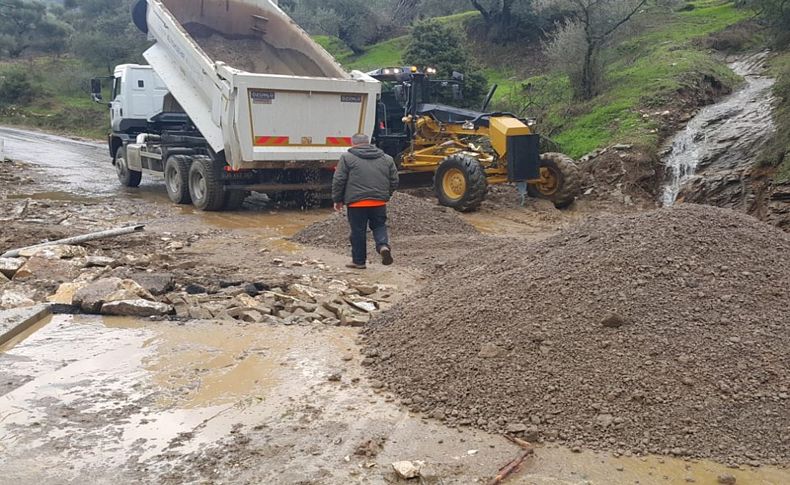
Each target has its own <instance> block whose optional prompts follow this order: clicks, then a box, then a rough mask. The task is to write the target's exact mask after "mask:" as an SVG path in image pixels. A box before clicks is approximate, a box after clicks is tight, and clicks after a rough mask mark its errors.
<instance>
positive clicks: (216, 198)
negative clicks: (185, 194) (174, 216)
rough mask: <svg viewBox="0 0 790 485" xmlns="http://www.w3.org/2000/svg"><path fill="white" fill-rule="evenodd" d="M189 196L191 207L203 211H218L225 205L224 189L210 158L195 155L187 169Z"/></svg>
mask: <svg viewBox="0 0 790 485" xmlns="http://www.w3.org/2000/svg"><path fill="white" fill-rule="evenodd" d="M189 196H190V197H191V198H192V205H194V206H195V207H197V208H198V209H200V210H204V211H218V210H221V209H222V206H223V205H224V203H225V188H224V187H223V185H222V175H221V173H220V170H219V167H218V166H217V164H216V163H214V160H212V159H211V157H208V156H206V155H195V156H193V157H192V166H191V167H189Z"/></svg>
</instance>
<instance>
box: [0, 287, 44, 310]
mask: <svg viewBox="0 0 790 485" xmlns="http://www.w3.org/2000/svg"><path fill="white" fill-rule="evenodd" d="M35 304H36V302H34V301H33V300H31V299H30V298H28V297H27V296H26V295H25V294H23V293H20V292H19V291H14V290H5V291H3V292H2V293H0V308H18V307H30V306H33V305H35Z"/></svg>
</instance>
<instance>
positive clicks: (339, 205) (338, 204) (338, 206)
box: [335, 202, 343, 212]
mask: <svg viewBox="0 0 790 485" xmlns="http://www.w3.org/2000/svg"><path fill="white" fill-rule="evenodd" d="M335 210H336V211H337V212H340V211H341V210H343V203H342V202H335Z"/></svg>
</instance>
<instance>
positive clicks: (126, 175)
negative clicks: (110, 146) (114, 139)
mask: <svg viewBox="0 0 790 485" xmlns="http://www.w3.org/2000/svg"><path fill="white" fill-rule="evenodd" d="M112 164H113V165H115V173H116V174H117V175H118V181H119V182H121V185H123V186H125V187H137V186H139V185H140V180H142V178H143V173H142V172H138V171H137V170H130V169H129V164H128V162H127V159H126V147H125V146H121V147H118V149H117V150H115V156H114V157H113V159H112Z"/></svg>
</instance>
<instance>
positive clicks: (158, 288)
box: [130, 271, 175, 295]
mask: <svg viewBox="0 0 790 485" xmlns="http://www.w3.org/2000/svg"><path fill="white" fill-rule="evenodd" d="M130 279H132V280H134V281H135V282H137V284H138V285H140V286H142V287H143V288H145V289H146V290H147V291H148V292H149V293H151V294H152V295H164V294H165V293H167V292H168V291H171V290H172V289H173V287H174V286H175V282H174V279H173V275H172V274H171V273H146V272H144V271H141V272H139V273H134V274H133V275H131V276H130Z"/></svg>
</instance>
